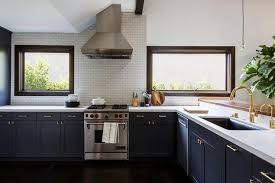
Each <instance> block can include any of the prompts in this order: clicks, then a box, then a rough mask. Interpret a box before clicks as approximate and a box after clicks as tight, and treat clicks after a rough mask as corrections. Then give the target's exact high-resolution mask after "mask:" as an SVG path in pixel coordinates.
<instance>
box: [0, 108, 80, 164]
mask: <svg viewBox="0 0 275 183" xmlns="http://www.w3.org/2000/svg"><path fill="white" fill-rule="evenodd" d="M83 144H84V127H83V113H0V158H7V157H8V158H9V159H16V158H24V159H28V158H36V159H37V158H38V159H39V158H42V159H51V158H77V159H83V156H84V154H83V152H84V145H83Z"/></svg>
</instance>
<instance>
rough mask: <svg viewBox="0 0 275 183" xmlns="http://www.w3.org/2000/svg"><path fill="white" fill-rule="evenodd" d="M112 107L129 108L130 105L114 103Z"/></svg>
mask: <svg viewBox="0 0 275 183" xmlns="http://www.w3.org/2000/svg"><path fill="white" fill-rule="evenodd" d="M112 109H128V105H126V104H114V105H113V106H112Z"/></svg>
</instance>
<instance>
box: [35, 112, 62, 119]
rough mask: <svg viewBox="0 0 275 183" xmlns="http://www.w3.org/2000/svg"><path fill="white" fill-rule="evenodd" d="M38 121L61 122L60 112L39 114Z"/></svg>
mask: <svg viewBox="0 0 275 183" xmlns="http://www.w3.org/2000/svg"><path fill="white" fill-rule="evenodd" d="M37 120H38V121H58V120H60V113H58V112H43V113H37Z"/></svg>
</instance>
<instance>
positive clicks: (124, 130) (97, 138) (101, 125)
mask: <svg viewBox="0 0 275 183" xmlns="http://www.w3.org/2000/svg"><path fill="white" fill-rule="evenodd" d="M128 122H129V108H128V106H127V105H112V106H111V105H102V106H94V105H92V106H90V107H88V108H87V109H86V110H85V113H84V125H85V126H84V130H85V131H84V133H85V160H127V159H128ZM108 125H109V126H108ZM110 126H111V127H110ZM108 127H109V128H108ZM111 128H115V129H114V131H116V133H115V134H113V138H114V139H113V141H112V142H106V141H104V140H103V139H104V137H105V135H106V133H107V135H108V132H106V131H109V130H110V129H111ZM114 135H115V136H114Z"/></svg>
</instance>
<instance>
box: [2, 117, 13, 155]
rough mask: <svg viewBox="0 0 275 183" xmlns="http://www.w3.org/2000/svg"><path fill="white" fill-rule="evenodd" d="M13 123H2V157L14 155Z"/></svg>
mask: <svg viewBox="0 0 275 183" xmlns="http://www.w3.org/2000/svg"><path fill="white" fill-rule="evenodd" d="M12 144H13V143H12V128H11V121H0V157H9V156H11V154H12Z"/></svg>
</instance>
